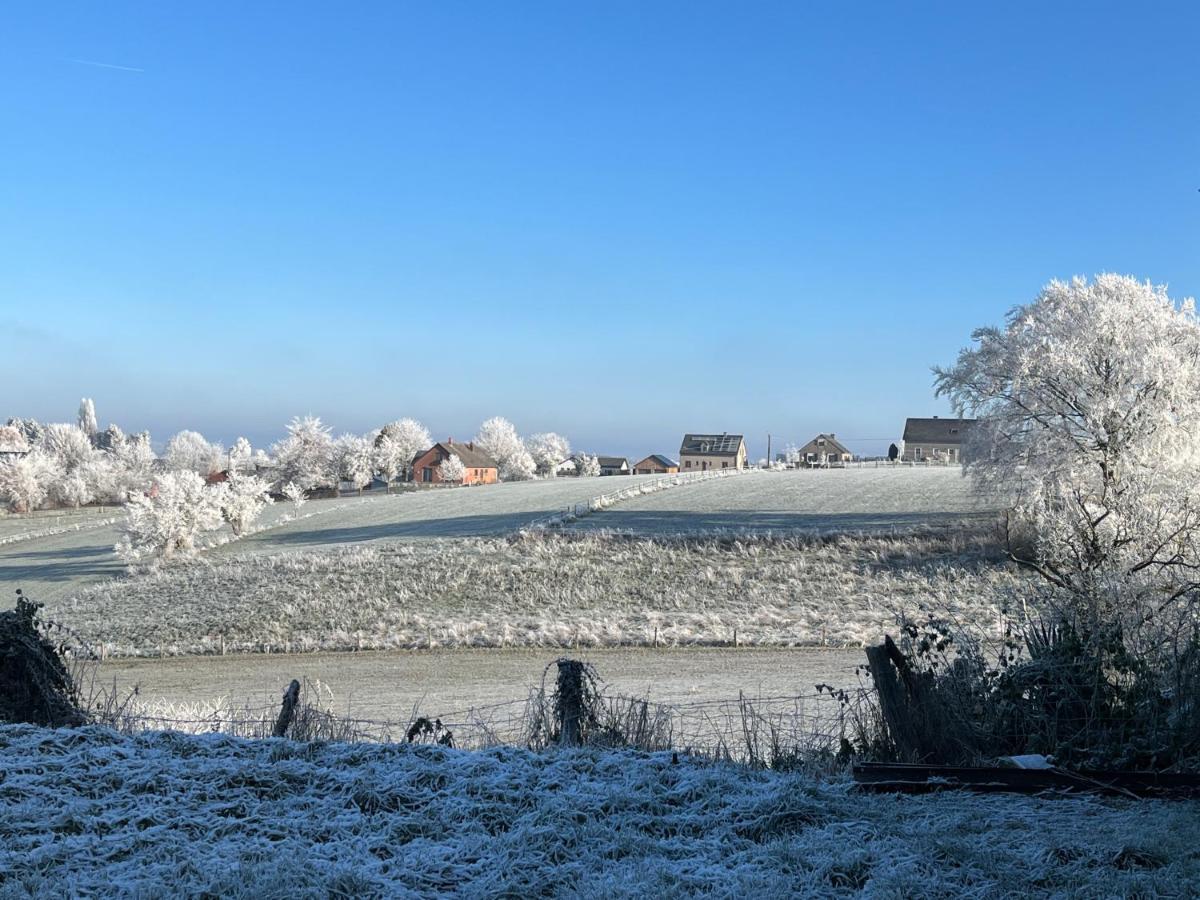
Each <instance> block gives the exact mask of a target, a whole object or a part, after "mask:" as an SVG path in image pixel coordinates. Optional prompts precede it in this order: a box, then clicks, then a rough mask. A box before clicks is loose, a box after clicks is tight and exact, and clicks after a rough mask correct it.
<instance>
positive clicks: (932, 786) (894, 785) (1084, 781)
mask: <svg viewBox="0 0 1200 900" xmlns="http://www.w3.org/2000/svg"><path fill="white" fill-rule="evenodd" d="M853 771H854V780H855V782H856V783H857V784H858V786H859V787H860V788H861V789H863V790H870V791H899V792H904V793H925V792H930V791H941V790H973V791H1012V792H1018V793H1041V792H1043V791H1068V792H1085V793H1103V794H1114V795H1119V796H1131V795H1132V796H1137V797H1200V774H1193V773H1184V772H1117V771H1097V770H1081V771H1078V772H1072V771H1068V770H1065V769H1016V768H1008V767H1005V766H926V765H917V764H911V763H859V764H857V765H855V766H854V770H853Z"/></svg>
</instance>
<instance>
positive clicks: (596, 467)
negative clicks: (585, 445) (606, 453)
mask: <svg viewBox="0 0 1200 900" xmlns="http://www.w3.org/2000/svg"><path fill="white" fill-rule="evenodd" d="M575 465H576V468H577V469H579V474H580V475H581V476H584V477H587V478H595V477H596V476H598V475H599V474H600V457H598V456H593V455H592V454H590V453H581V454H579V457H578V458H577V459H576V460H575Z"/></svg>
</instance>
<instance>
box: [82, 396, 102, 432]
mask: <svg viewBox="0 0 1200 900" xmlns="http://www.w3.org/2000/svg"><path fill="white" fill-rule="evenodd" d="M78 425H79V430H80V431H82V432H83V433H84V434H86V435H87V436H88V440H95V438H96V435H97V433H99V431H100V423H98V422H97V421H96V404H95V403H93V402H92V399H91V398H90V397H84V398H83V399H82V400H80V401H79V419H78Z"/></svg>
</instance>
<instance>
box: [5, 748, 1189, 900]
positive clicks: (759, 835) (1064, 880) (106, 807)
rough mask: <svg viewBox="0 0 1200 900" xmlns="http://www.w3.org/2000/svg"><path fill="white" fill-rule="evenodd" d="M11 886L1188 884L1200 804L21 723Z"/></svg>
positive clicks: (599, 758) (908, 888)
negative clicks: (905, 792) (895, 792)
mask: <svg viewBox="0 0 1200 900" xmlns="http://www.w3.org/2000/svg"><path fill="white" fill-rule="evenodd" d="M0 771H2V772H3V773H4V779H3V781H0V885H2V891H0V892H2V893H3V894H4V895H5V896H6V897H19V896H78V895H85V896H88V895H102V896H111V895H113V894H119V895H126V896H159V895H167V894H170V895H188V896H200V895H208V896H222V897H247V898H254V900H261V898H268V897H314V896H320V897H328V896H418V897H425V896H440V895H443V894H445V893H447V892H454V893H457V894H458V895H461V896H471V897H482V896H500V895H503V896H513V897H534V896H545V897H549V896H564V895H568V896H578V897H594V898H604V900H610V898H613V897H626V896H660V897H692V896H713V897H718V896H719V897H728V896H752V897H754V896H757V897H784V896H829V897H839V896H845V897H849V896H858V895H859V894H860V893H862V892H865V893H867V894H869V895H871V896H895V897H961V896H973V897H1010V896H1033V895H1038V896H1045V895H1050V896H1068V895H1069V896H1135V895H1140V896H1179V895H1181V893H1187V892H1188V890H1189V888H1190V886H1192V885H1194V884H1196V882H1197V879H1200V855H1198V854H1197V852H1196V849H1195V846H1194V840H1193V838H1194V835H1195V834H1197V833H1198V832H1200V804H1197V803H1195V802H1175V803H1171V802H1163V801H1144V802H1130V801H1124V800H1101V799H1093V798H1071V799H1046V798H1033V797H1020V796H1011V795H987V796H981V795H971V794H959V793H945V794H940V795H932V796H925V797H907V796H881V795H859V794H856V793H854V792H853V791H852V790H851V788H850V786H849V785H848V784H847V783H846V782H843V781H838V782H821V781H816V780H813V779H811V778H809V777H807V776H804V775H801V774H794V773H793V774H788V773H780V772H773V771H762V770H752V769H748V768H744V767H737V766H732V765H721V764H707V763H701V762H698V761H695V760H691V759H689V758H688V757H686V756H681V757H680V758H679V761H678V762H677V763H676V762H674V761H673V760H672V755H671V754H670V753H654V754H646V753H637V752H632V751H621V752H612V751H610V752H602V751H591V750H580V751H563V752H548V753H541V754H538V753H532V752H530V751H525V750H516V749H512V748H497V749H493V750H487V751H476V752H467V751H457V750H446V749H443V748H440V747H428V746H407V745H363V744H343V743H313V744H304V743H295V742H291V741H282V740H262V741H249V740H244V739H238V738H231V737H227V736H223V735H208V736H200V737H193V736H184V735H179V734H171V733H150V734H144V735H139V736H137V737H123V736H120V735H117V734H115V733H113V732H110V731H106V730H103V729H99V728H82V729H75V730H60V731H53V730H46V729H38V728H33V727H29V726H7V727H0Z"/></svg>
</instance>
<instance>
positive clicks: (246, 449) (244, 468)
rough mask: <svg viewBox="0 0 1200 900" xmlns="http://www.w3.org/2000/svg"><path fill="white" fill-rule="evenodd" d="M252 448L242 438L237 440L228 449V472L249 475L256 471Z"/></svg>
mask: <svg viewBox="0 0 1200 900" xmlns="http://www.w3.org/2000/svg"><path fill="white" fill-rule="evenodd" d="M256 468H257V467H256V465H255V461H254V448H253V447H251V446H250V442H249V441H248V440H246V439H245V438H244V437H240V438H238V439H237V440H236V441H234V442H233V446H232V447H230V448H229V470H230V471H231V472H242V473H243V474H245V473H250V472H254V471H255V469H256Z"/></svg>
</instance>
